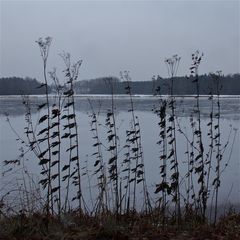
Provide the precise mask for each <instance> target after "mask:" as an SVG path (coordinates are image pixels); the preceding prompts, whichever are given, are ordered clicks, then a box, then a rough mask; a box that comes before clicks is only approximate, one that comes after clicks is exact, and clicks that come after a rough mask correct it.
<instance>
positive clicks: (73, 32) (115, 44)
mask: <svg viewBox="0 0 240 240" xmlns="http://www.w3.org/2000/svg"><path fill="white" fill-rule="evenodd" d="M0 6H1V22H0V27H1V36H0V40H1V47H0V57H1V59H0V60H1V61H0V76H1V77H7V76H21V77H25V76H29V77H36V78H37V79H38V80H41V79H42V65H41V58H40V53H39V49H38V47H37V45H36V43H35V40H37V39H38V38H39V37H45V36H51V37H53V42H52V46H51V50H50V56H49V62H48V69H49V70H51V68H52V67H54V66H56V67H57V69H58V71H59V72H60V73H61V70H62V67H63V64H62V62H61V59H60V58H59V56H58V53H60V52H61V51H63V50H65V51H67V52H70V53H71V56H72V58H73V60H77V59H83V65H82V67H81V72H80V79H90V78H95V77H100V76H109V75H114V76H119V72H120V71H121V70H130V72H131V76H132V78H133V79H134V80H150V79H151V77H152V76H153V75H157V74H159V75H161V76H163V77H165V76H167V71H166V67H165V65H164V63H163V61H164V59H165V57H170V56H172V55H173V54H178V55H180V56H181V57H182V60H181V64H180V67H179V72H178V75H186V74H189V66H190V64H191V58H190V56H191V53H192V52H194V51H195V50H197V49H199V50H200V51H203V52H204V54H205V56H204V59H203V62H202V64H201V67H200V73H209V72H213V71H216V70H222V71H223V73H224V74H228V73H236V72H240V69H239V68H240V60H239V56H240V46H239V44H240V26H239V24H240V23H239V22H240V16H239V14H240V3H239V1H229V0H226V1H217V0H215V1H214V0H213V1H196V0H192V1H180V0H178V1H160V0H159V1H149V0H146V1H137V0H134V1H116V0H111V1H101V0H98V1H89V0H88V1H57V0H55V1H36V0H33V1H1V5H0Z"/></svg>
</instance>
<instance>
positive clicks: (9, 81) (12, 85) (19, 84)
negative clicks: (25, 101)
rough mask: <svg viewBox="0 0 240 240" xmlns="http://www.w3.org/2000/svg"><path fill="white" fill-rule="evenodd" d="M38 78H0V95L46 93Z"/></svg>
mask: <svg viewBox="0 0 240 240" xmlns="http://www.w3.org/2000/svg"><path fill="white" fill-rule="evenodd" d="M40 86H41V83H40V82H38V81H37V80H36V79H31V78H28V77H26V78H25V79H23V78H20V77H7V78H0V95H31V94H44V92H45V88H44V87H41V88H40Z"/></svg>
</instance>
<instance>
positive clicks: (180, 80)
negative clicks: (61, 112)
mask: <svg viewBox="0 0 240 240" xmlns="http://www.w3.org/2000/svg"><path fill="white" fill-rule="evenodd" d="M106 81H111V82H112V83H113V84H114V93H115V94H125V93H126V90H125V85H126V83H125V82H124V80H121V79H120V78H117V77H111V76H110V77H100V78H96V79H90V80H80V81H76V82H74V84H73V88H74V91H75V93H76V94H111V91H110V89H108V88H106ZM170 81H171V79H170V78H161V77H160V76H156V77H153V79H151V80H148V81H131V83H130V85H131V88H132V94H150V95H151V94H155V89H156V87H157V86H161V94H163V95H167V94H169V86H170V85H171V84H170ZM174 81H175V83H174V88H173V94H174V95H194V94H196V93H197V92H196V89H195V88H194V84H193V83H192V81H191V79H189V78H188V77H179V76H176V77H175V79H174ZM40 85H41V83H40V82H38V81H37V80H35V79H30V78H25V79H22V78H19V77H8V78H0V95H31V94H44V90H43V89H41V88H38V87H39V86H40ZM221 85H222V90H221V94H223V95H240V74H239V73H238V74H237V73H236V74H233V75H226V76H222V78H221ZM48 87H49V91H50V92H51V93H54V92H56V89H55V86H54V85H52V84H51V85H49V86H48ZM215 89H216V83H215V82H214V80H213V78H212V77H211V75H210V74H209V75H207V74H205V75H200V76H199V93H200V94H201V95H209V94H210V91H211V90H213V94H217V92H216V90H215Z"/></svg>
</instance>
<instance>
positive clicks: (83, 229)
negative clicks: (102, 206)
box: [0, 214, 240, 240]
mask: <svg viewBox="0 0 240 240" xmlns="http://www.w3.org/2000/svg"><path fill="white" fill-rule="evenodd" d="M0 225H1V228H0V239H1V240H3V239H4V240H10V239H11V240H14V239H16V240H20V239H21V240H22V239H24V240H25V239H26V240H55V239H56V240H57V239H62V240H63V239H64V240H77V239H81V240H87V239H89V240H92V239H98V240H108V239H109V240H110V239H119V240H128V239H129V240H137V239H142V240H157V239H166V240H167V239H172V240H180V239H199V240H200V239H229V240H230V239H240V214H231V215H228V216H225V217H222V218H221V219H220V220H219V221H218V223H217V225H216V226H215V227H214V226H211V225H210V224H206V223H202V224H200V223H197V222H194V221H193V219H192V220H191V221H182V223H181V225H180V226H179V227H177V226H176V225H174V224H173V225H171V221H170V222H169V224H168V225H166V226H165V227H164V228H163V227H162V226H159V225H158V224H157V223H156V222H153V220H152V219H151V218H150V217H149V216H141V215H132V216H122V217H121V218H120V219H119V220H118V223H117V222H116V220H115V218H114V217H113V216H111V215H109V216H102V219H99V218H98V219H96V218H94V217H88V216H81V217H79V216H78V215H75V214H66V215H64V216H62V220H61V221H59V219H57V218H54V217H53V218H51V220H50V223H49V225H48V227H47V225H46V217H45V216H43V215H40V214H39V215H38V214H34V215H32V216H29V217H27V216H25V215H24V214H21V215H18V216H15V217H11V218H4V219H1V222H0Z"/></svg>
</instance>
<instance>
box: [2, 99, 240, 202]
mask: <svg viewBox="0 0 240 240" xmlns="http://www.w3.org/2000/svg"><path fill="white" fill-rule="evenodd" d="M88 99H90V101H91V104H92V106H93V108H94V110H95V111H96V112H99V123H100V124H102V126H100V127H99V129H100V133H99V136H100V139H101V141H102V142H103V144H107V142H106V138H107V137H106V136H107V135H106V129H105V128H104V123H105V118H106V111H107V109H108V108H110V104H111V99H110V96H93V95H92V96H77V97H76V109H77V121H78V127H79V142H80V157H81V160H82V166H85V165H86V163H85V161H86V160H88V163H87V165H88V169H89V172H90V181H91V185H92V188H93V189H94V185H95V182H96V179H95V178H94V176H92V172H93V164H94V162H95V159H94V158H93V157H92V156H91V155H92V153H93V152H94V149H93V147H92V145H93V143H94V140H93V139H92V134H91V131H90V117H89V113H91V109H90V105H89V100H88ZM30 101H31V108H32V113H33V121H34V122H37V120H38V119H39V113H38V112H37V110H36V106H37V105H38V104H41V103H42V102H44V98H43V97H40V96H31V97H30ZM52 101H54V98H52ZM195 103H196V100H195V98H194V97H177V98H176V115H177V117H178V121H179V124H180V126H181V128H182V129H183V130H184V132H185V133H186V134H187V135H188V136H191V128H190V122H189V119H190V116H191V113H192V109H193V107H194V105H195ZM157 105H158V100H157V99H156V98H155V97H151V96H136V97H134V106H135V110H136V115H137V116H138V117H139V121H140V126H141V134H142V144H143V151H144V160H145V165H146V177H147V183H148V186H149V189H150V192H154V190H155V184H156V183H158V182H159V181H160V180H159V174H158V173H159V165H160V160H159V159H158V156H159V147H158V145H157V144H156V142H157V141H158V135H159V128H158V125H157V123H158V118H157V116H156V115H155V114H154V113H153V111H152V109H153V108H154V106H157ZM129 106H130V105H129V99H128V97H127V96H117V97H116V98H115V107H116V114H117V115H116V116H117V127H118V134H119V139H120V146H119V149H122V147H123V146H124V145H125V132H126V130H127V129H129V123H130V120H131V114H130V113H129V112H128V109H129ZM200 106H201V115H202V126H203V138H204V144H205V147H206V148H207V146H208V144H209V139H208V137H207V131H208V127H207V123H208V122H209V119H208V117H209V114H210V112H211V107H210V106H211V103H210V101H209V100H208V98H207V97H202V98H201V99H200ZM215 107H216V104H215ZM43 111H46V110H43ZM5 113H7V114H8V115H9V118H10V121H11V124H12V126H13V127H14V129H15V130H16V131H17V132H18V134H19V135H20V136H22V137H23V138H25V136H24V134H23V132H24V127H25V126H26V122H25V117H24V114H25V109H24V106H23V105H22V99H21V97H20V96H8V97H5V96H0V130H1V135H0V163H1V166H2V168H1V169H2V170H1V171H2V175H1V185H0V190H1V191H2V192H4V191H5V192H6V191H7V190H8V188H9V186H11V184H15V182H16V181H17V178H18V177H19V178H20V176H19V175H17V173H14V174H13V173H12V172H5V171H7V170H8V169H7V167H6V166H3V161H4V160H5V159H7V160H10V159H16V158H17V157H18V156H19V154H20V151H19V149H20V148H21V147H23V148H24V144H21V143H20V142H19V141H18V142H17V141H16V138H17V137H16V134H15V133H14V131H13V130H12V129H11V128H10V126H9V124H8V122H7V121H6V116H5ZM220 126H221V139H222V145H224V144H225V143H226V142H227V139H229V145H228V147H227V148H226V151H225V152H224V157H223V160H222V162H221V166H222V169H224V171H223V172H222V175H221V188H220V193H219V196H220V202H221V203H222V204H233V205H238V204H239V203H240V148H239V146H240V135H239V127H240V98H239V97H238V96H235V97H227V96H225V97H223V96H222V97H221V121H220ZM230 132H231V134H230ZM233 141H235V142H234V143H233ZM186 147H187V141H186V139H185V138H184V137H183V135H181V134H178V136H177V149H178V156H179V162H180V176H181V179H183V181H182V183H181V184H182V185H181V189H182V191H183V192H185V188H186V182H185V181H184V176H185V174H186V172H187V164H186V162H187V159H186V154H185V152H186ZM124 151H125V150H124V149H122V150H121V151H120V153H119V159H120V160H122V159H123V156H124V153H125V152H124ZM104 156H105V158H106V159H109V156H108V153H107V151H105V152H104ZM65 157H67V156H66V155H64V154H63V156H62V158H65ZM24 164H25V166H26V167H27V169H28V171H29V172H30V173H31V174H34V176H36V178H38V177H39V165H38V160H37V159H36V157H35V156H34V155H33V154H32V153H31V152H29V153H26V155H25V157H24ZM18 168H20V166H15V167H14V171H17V169H18ZM213 168H214V167H213ZM88 183H89V182H88V181H87V180H86V177H85V180H84V183H83V188H84V189H85V190H86V191H85V192H86V194H85V195H86V196H85V197H86V198H88V197H89V196H88V192H89V191H88V190H89V189H88V186H89V185H88ZM183 194H184V193H183ZM152 195H153V198H155V197H156V196H154V194H152Z"/></svg>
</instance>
